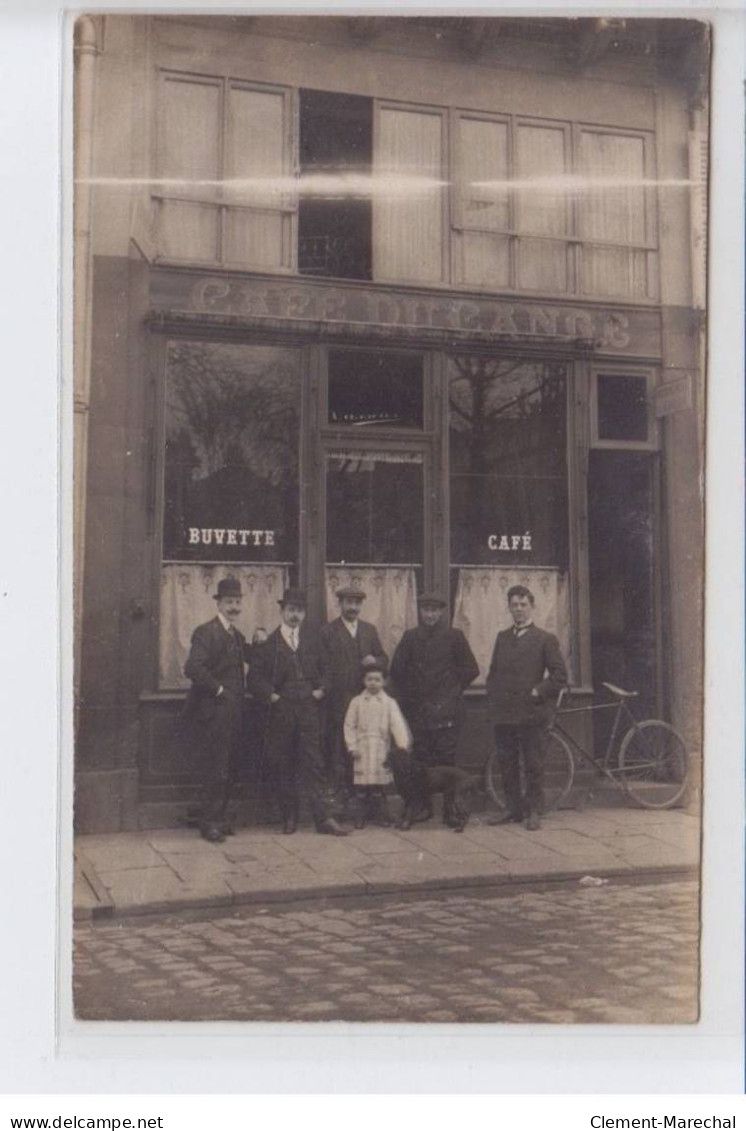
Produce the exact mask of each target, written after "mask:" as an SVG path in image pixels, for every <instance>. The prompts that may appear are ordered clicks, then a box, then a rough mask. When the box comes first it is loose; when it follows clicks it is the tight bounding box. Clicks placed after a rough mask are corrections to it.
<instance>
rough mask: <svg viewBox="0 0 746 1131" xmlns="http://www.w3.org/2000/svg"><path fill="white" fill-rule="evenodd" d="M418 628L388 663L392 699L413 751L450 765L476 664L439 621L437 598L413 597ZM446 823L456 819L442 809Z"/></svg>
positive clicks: (455, 633)
mask: <svg viewBox="0 0 746 1131" xmlns="http://www.w3.org/2000/svg"><path fill="white" fill-rule="evenodd" d="M417 604H418V607H419V615H420V624H419V625H418V626H417V628H410V629H407V631H406V632H405V633H404V635H403V636H402V638H401V640H400V641H399V644H398V645H397V648H396V651H395V652H394V658H393V659H392V661H391V680H392V682H393V685H394V691H395V694H396V698H397V699H398V700H399V704H400V706H401V708H402V710H403V712H404V714H405V716H406V718H407V722H408V723H409V725H410V727H411V728H412V738H413V745H412V753H413V755H414V756H415V758H417V759H419V761H421V762H424V763H425V764H426V765H428V766H453V765H455V762H456V748H457V746H458V737H459V734H460V732H461V726H462V723H463V716H464V704H463V694H464V691H465V690H466V688H467V687H468V686H469V684H470V683H472V682H473V681H474V680H475V679H476V678H477V676H478V675H479V665H478V664H477V661H476V660H475V659H474V654H473V652H472V650H471V648H470V647H469V645H468V643H467V640H466V637H465V636H464V634H463V632H461V631H460V630H459V629H457V628H451V626H450V625H449V624H447V623H446V622H445V621H444V619H443V610H444V609H445V608H446V602H445V601H444V600H443V599H442V598H441V597H439V596H437V594H434V593H423V594H422V596H421V597H419V598H418V599H417ZM443 820H444V822H445V823H446V824H452V823H454V822H455V821H456V815H455V814H454V813H452V812H450V811H449V809H448V806H445V807H444V810H443Z"/></svg>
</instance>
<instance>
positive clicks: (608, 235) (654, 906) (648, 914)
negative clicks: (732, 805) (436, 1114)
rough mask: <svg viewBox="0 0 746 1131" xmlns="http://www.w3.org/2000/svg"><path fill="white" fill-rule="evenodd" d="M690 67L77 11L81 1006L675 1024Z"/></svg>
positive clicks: (700, 387)
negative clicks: (78, 12) (78, 13)
mask: <svg viewBox="0 0 746 1131" xmlns="http://www.w3.org/2000/svg"><path fill="white" fill-rule="evenodd" d="M710 51H711V30H710V26H709V25H708V24H707V23H706V22H702V21H697V20H692V19H680V18H673V17H668V18H616V17H614V18H612V17H609V16H604V17H600V16H599V17H594V16H591V15H588V16H583V17H581V18H556V17H548V16H529V15H525V16H519V15H515V16H510V17H489V16H486V17H483V16H456V15H447V14H439V15H436V14H432V15H420V16H416V17H415V16H407V15H402V16H392V15H349V16H346V15H334V16H331V15H330V16H324V15H312V14H307V15H293V16H286V15H280V14H272V13H269V12H267V13H265V14H259V15H248V14H237V15H227V14H215V15H210V14H197V13H194V12H183V13H181V14H176V13H174V14H163V13H162V14H147V13H144V12H140V13H135V14H128V13H123V12H122V13H109V12H107V13H101V12H96V13H90V14H83V15H80V16H78V17H77V18H76V21H75V28H74V43H73V45H72V49H71V55H72V58H71V60H70V67H71V68H72V88H73V116H74V243H73V249H72V250H73V274H74V281H73V290H74V294H73V307H74V309H73V316H72V317H73V326H72V330H73V374H72V376H73V385H74V390H73V398H72V399H73V405H72V412H73V419H74V449H73V477H74V482H73V490H74V516H73V517H74V547H73V587H74V593H73V599H74V728H75V752H74V806H73V812H68V813H65V814H63V821H66V822H68V823H69V824H70V825H71V826H73V827H74V846H75V847H74V896H73V901H72V902H73V922H72V923H71V924H69V930H70V931H72V933H73V938H74V950H73V1004H74V1011H75V1016H76V1017H77V1018H78V1019H80V1020H85V1021H148V1022H160V1021H183V1022H186V1021H190V1022H193V1021H232V1022H267V1023H278V1022H304V1023H308V1022H317V1023H321V1022H339V1021H343V1022H359V1023H369V1024H372V1023H377V1024H379V1025H381V1024H382V1023H383V1024H389V1025H390V1024H420V1025H438V1024H440V1025H462V1026H463V1025H482V1026H484V1025H489V1026H494V1025H498V1024H499V1025H515V1026H521V1025H527V1024H530V1025H556V1024H564V1025H568V1024H569V1025H599V1026H609V1025H616V1026H618V1025H625V1026H650V1025H681V1026H692V1025H693V1024H694V1023H696V1022H697V1021H698V1019H699V1016H700V934H701V923H700V900H701V895H702V892H701V881H700V854H701V844H702V839H703V823H702V802H703V791H702V772H703V652H704V636H703V613H704V601H703V597H704V510H705V490H704V484H705V479H704V448H705V443H704V437H705V391H706V364H705V362H706V346H707V341H706V291H707V286H706V282H707V216H708V213H707V203H708V197H707V184H708V122H709V86H710ZM739 238H740V236H739ZM704 833H705V835H706V829H704Z"/></svg>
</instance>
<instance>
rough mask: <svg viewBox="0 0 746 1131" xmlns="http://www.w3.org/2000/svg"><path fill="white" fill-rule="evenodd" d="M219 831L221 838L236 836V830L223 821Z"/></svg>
mask: <svg viewBox="0 0 746 1131" xmlns="http://www.w3.org/2000/svg"><path fill="white" fill-rule="evenodd" d="M220 831H221V832H222V834H223V836H235V835H236V830H235V829H234V827H233V825H231V824H230V823H229V822H228V821H223V823H222V825H221V826H220Z"/></svg>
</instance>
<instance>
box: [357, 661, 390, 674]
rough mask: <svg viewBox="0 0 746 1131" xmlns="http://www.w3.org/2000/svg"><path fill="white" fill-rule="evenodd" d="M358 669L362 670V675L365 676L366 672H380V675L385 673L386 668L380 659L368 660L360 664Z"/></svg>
mask: <svg viewBox="0 0 746 1131" xmlns="http://www.w3.org/2000/svg"><path fill="white" fill-rule="evenodd" d="M360 671H361V672H362V674H363V677H365V676H366V675H367V674H368V672H380V673H381V675H385V674H386V669H385V667H384V664H383V662H382V661H381V660H368V662H367V663H364V664H361V665H360Z"/></svg>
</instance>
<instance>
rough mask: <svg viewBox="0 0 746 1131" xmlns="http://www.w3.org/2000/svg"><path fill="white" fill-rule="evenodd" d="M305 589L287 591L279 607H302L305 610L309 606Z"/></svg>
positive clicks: (279, 602)
mask: <svg viewBox="0 0 746 1131" xmlns="http://www.w3.org/2000/svg"><path fill="white" fill-rule="evenodd" d="M307 603H308V602H307V601H306V591H305V589H286V590H285V592H284V593H283V595H282V597H281V598H280V600H279V601H278V602H277V604H278V605H301V606H302V607H303V608H304V609H305V607H306V605H307Z"/></svg>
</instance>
